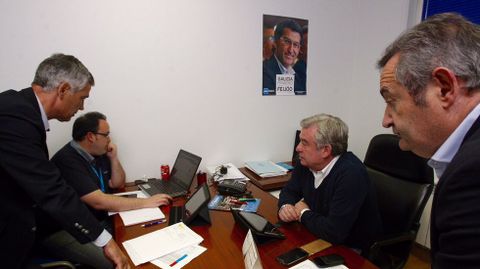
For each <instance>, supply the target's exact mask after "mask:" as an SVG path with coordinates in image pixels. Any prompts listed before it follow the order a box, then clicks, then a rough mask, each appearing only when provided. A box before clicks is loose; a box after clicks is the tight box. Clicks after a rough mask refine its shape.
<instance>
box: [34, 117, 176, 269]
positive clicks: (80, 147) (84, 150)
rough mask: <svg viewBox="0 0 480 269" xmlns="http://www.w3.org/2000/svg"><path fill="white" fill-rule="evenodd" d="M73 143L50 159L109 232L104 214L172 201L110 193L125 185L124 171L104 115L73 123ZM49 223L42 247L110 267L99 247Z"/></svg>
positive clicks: (72, 258) (96, 266)
mask: <svg viewBox="0 0 480 269" xmlns="http://www.w3.org/2000/svg"><path fill="white" fill-rule="evenodd" d="M72 137H73V140H72V141H70V142H69V143H67V144H66V145H65V146H64V147H63V148H61V149H60V150H59V151H58V152H57V153H56V154H55V155H54V156H53V158H52V162H53V163H54V164H55V165H56V166H57V167H58V168H59V169H60V172H61V173H62V176H63V178H64V179H65V181H66V182H67V184H68V185H70V186H71V187H72V188H73V189H74V190H75V191H76V192H77V194H78V196H80V199H81V200H82V201H83V202H84V203H85V204H87V206H88V207H89V209H90V211H91V212H92V213H93V214H94V215H95V216H96V218H97V219H98V220H99V221H101V222H102V224H103V225H104V226H105V228H106V229H107V230H112V227H111V224H110V222H109V219H108V215H107V211H111V212H118V211H126V210H132V209H139V208H146V207H158V206H161V205H165V204H168V203H169V201H170V200H171V199H172V198H171V197H170V196H169V195H166V194H157V195H154V196H151V197H149V198H145V199H143V198H125V197H120V196H117V195H113V194H110V193H111V191H112V189H116V188H123V187H124V186H125V172H124V170H123V167H122V164H121V163H120V160H119V158H118V150H117V146H116V145H115V144H114V143H113V142H112V141H111V139H110V126H109V124H108V122H107V118H106V117H105V115H103V114H101V113H99V112H89V113H86V114H84V115H82V116H80V117H79V118H77V119H76V120H75V122H74V124H73V130H72ZM52 224H53V223H48V225H47V226H48V227H49V228H50V229H49V230H50V235H49V236H47V237H46V238H45V239H44V240H43V241H42V244H43V245H44V246H45V247H46V248H47V249H48V250H49V251H50V252H52V254H55V255H56V256H57V257H59V258H62V259H67V260H71V261H75V262H78V263H81V264H84V265H89V266H92V267H94V268H99V269H104V268H112V264H111V262H110V261H109V260H107V259H105V257H104V255H103V254H102V251H101V249H100V248H98V247H96V246H95V245H93V244H79V243H78V242H77V241H76V240H75V239H74V238H73V237H72V236H71V235H70V234H68V233H67V232H65V231H63V230H60V231H59V230H58V227H55V226H54V225H52Z"/></svg>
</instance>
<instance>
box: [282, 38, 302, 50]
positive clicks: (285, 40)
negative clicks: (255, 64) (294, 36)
mask: <svg viewBox="0 0 480 269" xmlns="http://www.w3.org/2000/svg"><path fill="white" fill-rule="evenodd" d="M280 41H282V42H283V43H284V44H285V45H287V46H293V48H295V49H299V48H300V43H299V42H294V41H292V40H291V39H290V38H288V37H286V36H282V37H280Z"/></svg>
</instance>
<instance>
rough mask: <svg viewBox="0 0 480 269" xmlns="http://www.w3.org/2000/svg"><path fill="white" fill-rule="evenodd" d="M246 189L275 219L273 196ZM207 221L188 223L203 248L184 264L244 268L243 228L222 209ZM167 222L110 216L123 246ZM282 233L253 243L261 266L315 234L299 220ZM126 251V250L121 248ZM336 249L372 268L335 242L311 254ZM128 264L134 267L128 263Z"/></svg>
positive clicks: (350, 261)
mask: <svg viewBox="0 0 480 269" xmlns="http://www.w3.org/2000/svg"><path fill="white" fill-rule="evenodd" d="M248 190H250V191H251V192H252V194H253V196H254V197H257V198H261V199H262V202H261V204H260V206H259V209H258V213H259V214H261V215H263V216H264V217H265V218H267V219H268V220H269V221H270V222H272V223H276V222H277V221H278V218H277V212H276V211H277V199H276V198H275V197H273V196H272V195H270V194H269V193H267V192H264V191H262V190H260V189H259V188H258V187H256V186H255V185H253V184H250V183H249V184H248ZM210 193H211V194H212V197H213V194H214V193H215V187H214V186H211V187H210ZM183 202H184V199H176V200H175V201H174V205H181V204H182V203H183ZM169 210H170V208H169V207H168V206H166V207H162V211H163V212H164V214H165V215H166V216H167V217H168V214H169ZM210 218H211V221H212V224H211V225H207V226H196V227H195V226H194V227H191V228H192V230H194V231H195V232H196V233H198V234H199V235H201V236H202V237H203V239H204V241H203V242H202V243H201V245H202V246H204V247H206V248H207V251H205V252H204V253H203V254H201V255H200V256H199V257H197V258H195V259H194V260H193V261H191V262H190V263H189V264H188V265H186V266H185V267H184V268H187V269H188V268H209V269H217V268H218V269H220V268H242V269H243V268H244V264H243V256H242V244H243V240H244V239H245V236H246V233H247V231H246V230H243V229H242V228H241V227H239V226H238V225H235V221H234V219H233V216H232V213H230V212H224V211H213V210H210ZM165 226H167V224H160V225H156V226H152V227H148V228H142V227H140V225H134V226H129V227H124V226H123V223H122V221H121V219H120V217H119V216H118V215H115V216H114V227H115V239H116V241H117V243H118V244H119V245H120V247H121V248H122V250H123V251H124V252H125V249H123V245H122V242H124V241H126V240H129V239H132V238H135V237H137V236H140V235H143V234H145V233H149V232H153V231H155V230H158V229H161V228H163V227H165ZM279 230H281V231H282V232H283V233H284V234H285V235H286V237H287V238H286V239H284V240H272V241H270V242H267V243H264V244H257V247H258V250H259V253H260V257H261V260H262V265H263V268H265V269H270V268H286V267H283V266H282V265H280V264H279V263H278V262H277V261H276V260H275V257H277V256H278V255H280V254H282V253H284V252H286V251H288V250H290V249H292V248H294V247H298V246H302V245H304V244H307V243H309V242H311V241H313V240H315V239H316V238H315V237H314V236H313V235H312V234H311V233H310V232H308V231H307V229H306V228H305V227H304V226H303V225H302V224H300V223H287V224H284V225H283V226H282V227H280V228H279ZM125 253H126V252H125ZM330 253H337V254H340V255H342V256H343V257H344V258H345V260H346V264H347V266H348V267H349V268H351V269H355V268H360V269H367V268H368V269H369V268H376V267H375V266H374V265H373V264H371V263H370V262H369V261H367V260H365V259H363V258H362V257H361V256H359V255H358V254H356V253H355V252H353V251H352V250H350V249H348V248H345V247H342V246H335V247H331V248H328V249H326V250H324V251H322V252H319V253H317V254H316V255H315V256H318V255H324V254H330ZM131 266H132V268H135V267H134V266H133V264H131ZM137 268H142V269H143V268H157V267H156V266H154V265H153V264H151V263H145V264H143V265H140V266H138V267H137Z"/></svg>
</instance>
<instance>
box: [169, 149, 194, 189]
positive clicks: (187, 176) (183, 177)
mask: <svg viewBox="0 0 480 269" xmlns="http://www.w3.org/2000/svg"><path fill="white" fill-rule="evenodd" d="M201 161H202V158H201V157H199V156H197V155H195V154H192V153H190V152H186V151H185V150H183V149H181V150H180V152H178V156H177V159H176V160H175V163H174V164H173V168H172V173H171V174H170V177H171V179H172V180H174V181H175V182H176V183H177V184H179V185H180V186H182V187H183V188H185V189H186V190H188V189H189V188H190V185H191V184H192V181H193V177H194V176H195V173H196V172H197V169H198V166H199V165H200V162H201Z"/></svg>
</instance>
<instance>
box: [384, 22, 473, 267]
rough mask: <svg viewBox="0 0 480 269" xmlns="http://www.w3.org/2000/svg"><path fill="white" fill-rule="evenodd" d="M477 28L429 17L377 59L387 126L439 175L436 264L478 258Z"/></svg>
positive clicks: (452, 264)
mask: <svg viewBox="0 0 480 269" xmlns="http://www.w3.org/2000/svg"><path fill="white" fill-rule="evenodd" d="M479 59H480V28H479V27H478V26H477V25H474V24H472V23H471V22H469V21H467V20H466V19H465V18H463V17H462V16H460V15H458V14H452V13H445V14H439V15H435V16H432V17H430V18H428V19H427V20H425V21H424V22H422V23H420V24H419V25H417V26H415V27H414V28H412V29H411V30H409V31H407V32H406V33H404V34H402V35H401V36H400V37H399V38H398V39H397V40H396V41H394V42H393V43H392V44H391V45H390V46H389V47H388V48H387V50H386V52H385V53H384V55H383V57H382V58H381V59H380V60H379V62H378V67H379V68H381V69H382V70H381V77H380V93H381V95H382V96H383V98H384V99H385V101H386V103H387V105H386V109H385V114H384V118H383V126H384V127H386V128H389V127H391V128H392V129H393V132H394V133H395V134H397V135H398V136H399V137H400V142H399V145H400V148H402V149H403V150H411V151H413V152H414V153H415V154H417V155H419V156H421V157H424V158H430V160H429V165H430V166H432V167H433V169H434V170H435V173H436V175H437V176H438V183H437V187H436V189H435V194H434V198H433V204H432V214H431V227H430V228H431V236H430V238H431V255H432V267H433V268H478V267H479V264H480V118H479V116H480V105H479V104H480V60H479Z"/></svg>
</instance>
